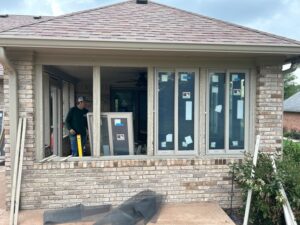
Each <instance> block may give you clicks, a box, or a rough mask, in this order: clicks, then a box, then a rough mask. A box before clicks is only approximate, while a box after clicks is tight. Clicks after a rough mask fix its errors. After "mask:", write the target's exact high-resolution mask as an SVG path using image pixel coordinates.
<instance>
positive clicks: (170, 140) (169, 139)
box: [166, 134, 173, 142]
mask: <svg viewBox="0 0 300 225" xmlns="http://www.w3.org/2000/svg"><path fill="white" fill-rule="evenodd" d="M166 142H173V134H167V135H166Z"/></svg>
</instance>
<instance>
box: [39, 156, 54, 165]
mask: <svg viewBox="0 0 300 225" xmlns="http://www.w3.org/2000/svg"><path fill="white" fill-rule="evenodd" d="M54 157H56V155H50V156H49V157H47V158H44V159H42V160H40V161H39V162H40V163H43V162H46V161H48V160H50V159H52V158H54Z"/></svg>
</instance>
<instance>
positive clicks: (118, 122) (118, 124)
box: [114, 119, 124, 127]
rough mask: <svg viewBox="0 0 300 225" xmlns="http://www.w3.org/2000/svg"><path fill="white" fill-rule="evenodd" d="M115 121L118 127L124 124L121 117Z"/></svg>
mask: <svg viewBox="0 0 300 225" xmlns="http://www.w3.org/2000/svg"><path fill="white" fill-rule="evenodd" d="M114 123H115V126H116V127H123V126H124V124H123V123H122V121H121V120H120V119H115V120H114Z"/></svg>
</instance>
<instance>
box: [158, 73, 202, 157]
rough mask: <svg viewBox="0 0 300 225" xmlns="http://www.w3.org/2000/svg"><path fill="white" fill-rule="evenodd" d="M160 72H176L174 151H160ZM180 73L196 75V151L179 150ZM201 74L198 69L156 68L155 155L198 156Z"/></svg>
mask: <svg viewBox="0 0 300 225" xmlns="http://www.w3.org/2000/svg"><path fill="white" fill-rule="evenodd" d="M159 72H174V74H175V83H174V85H175V87H174V90H175V93H174V101H175V102H174V112H175V115H174V150H161V149H159V143H158V140H159V137H158V134H159V130H158V111H159V110H158V88H159V87H158V73H159ZM179 72H193V73H195V87H194V149H193V150H186V151H183V150H181V151H180V150H179V148H178V73H179ZM199 76H200V73H199V69H198V68H176V69H175V68H155V85H154V87H155V137H154V140H155V141H154V144H155V155H162V156H163V155H178V156H180V155H181V156H182V155H198V152H199V149H198V148H199V127H198V125H199V124H198V121H199V116H200V115H199V113H200V110H199V83H200V79H199Z"/></svg>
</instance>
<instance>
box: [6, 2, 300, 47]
mask: <svg viewBox="0 0 300 225" xmlns="http://www.w3.org/2000/svg"><path fill="white" fill-rule="evenodd" d="M1 37H18V38H20V37H23V38H26V37H27V38H37V39H39V38H40V39H44V38H47V39H75V40H78V39H79V40H99V41H132V42H157V43H191V44H233V45H259V46H260V45H261V46H297V47H299V46H300V42H298V41H295V40H291V39H287V38H284V37H279V36H276V35H272V34H268V33H264V32H260V31H257V30H253V29H249V28H245V27H242V26H239V25H234V24H230V23H227V22H223V21H220V20H216V19H212V18H208V17H205V16H202V15H198V14H195V13H190V12H186V11H183V10H180V9H176V8H173V7H169V6H165V5H161V4H158V3H154V2H148V4H136V1H135V0H131V1H126V2H122V3H118V4H114V5H110V6H106V7H100V8H96V9H91V10H86V11H81V12H77V13H72V14H68V15H63V16H60V17H55V18H52V19H48V20H46V21H41V22H38V23H35V24H32V25H26V26H22V27H18V28H14V29H10V30H6V31H2V32H0V38H1Z"/></svg>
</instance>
